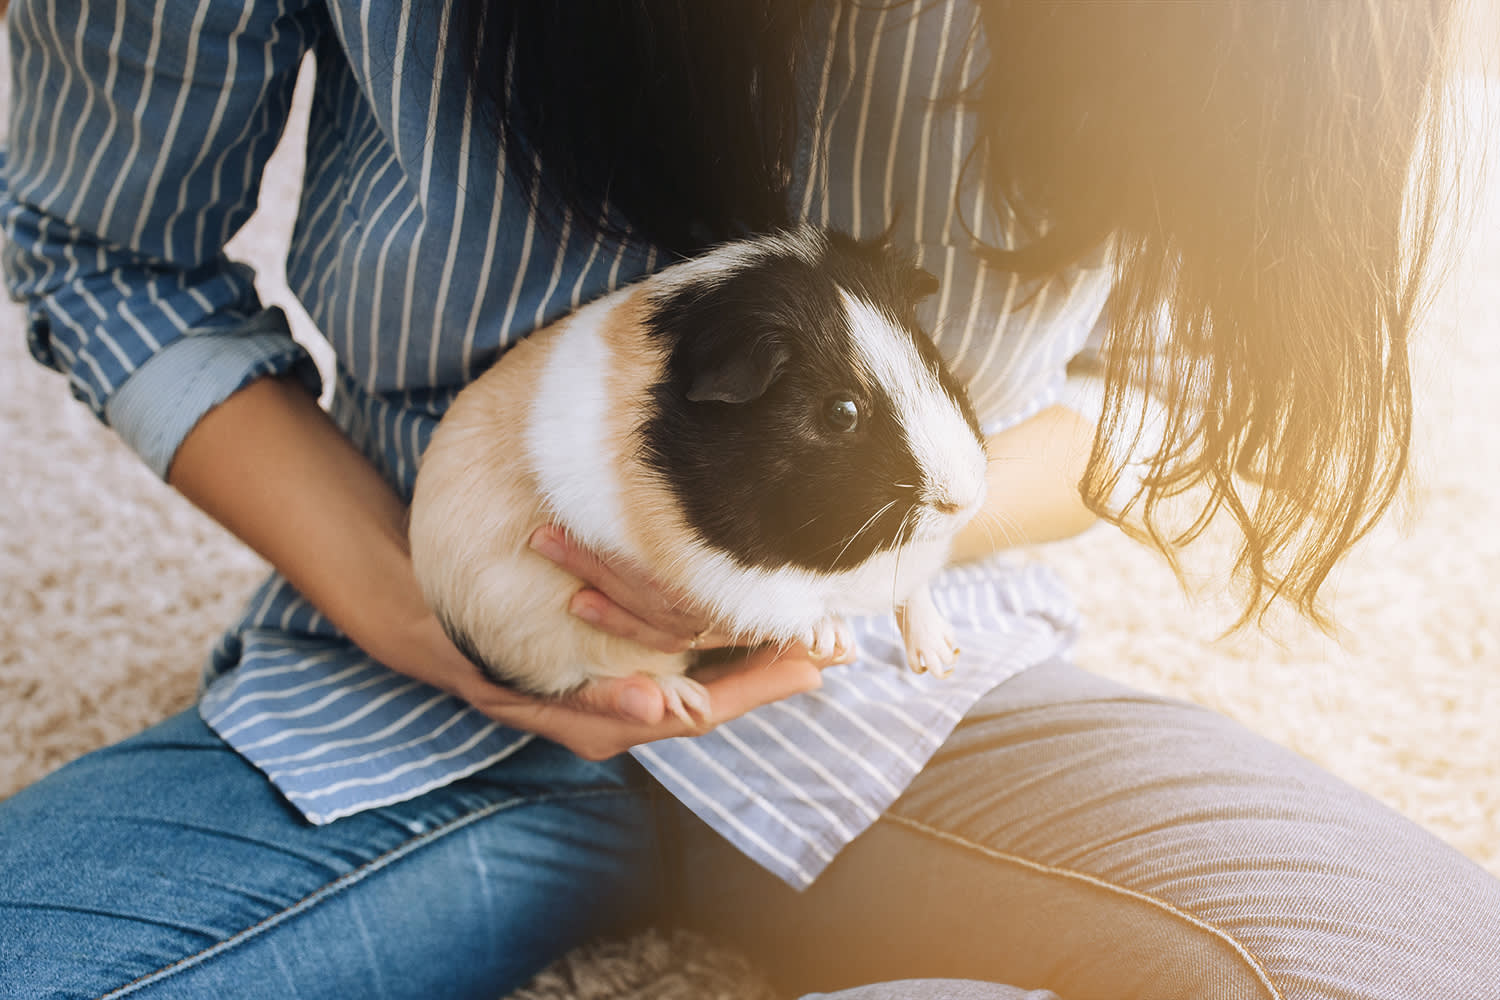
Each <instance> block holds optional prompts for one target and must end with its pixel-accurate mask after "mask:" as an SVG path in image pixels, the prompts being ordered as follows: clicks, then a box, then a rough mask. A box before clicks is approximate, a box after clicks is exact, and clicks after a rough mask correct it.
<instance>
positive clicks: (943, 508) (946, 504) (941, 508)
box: [932, 500, 964, 514]
mask: <svg viewBox="0 0 1500 1000" xmlns="http://www.w3.org/2000/svg"><path fill="white" fill-rule="evenodd" d="M932 507H933V509H934V510H936V511H937V512H938V513H939V514H957V513H958V512H959V511H961V510H963V509H964V506H963V504H961V503H954V502H953V501H952V500H935V501H933V504H932Z"/></svg>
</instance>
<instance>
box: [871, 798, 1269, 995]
mask: <svg viewBox="0 0 1500 1000" xmlns="http://www.w3.org/2000/svg"><path fill="white" fill-rule="evenodd" d="M881 818H882V819H888V820H890V821H892V822H893V823H898V824H900V825H902V826H908V827H911V828H912V829H913V830H918V831H920V832H922V833H925V834H927V835H928V836H932V837H936V838H938V839H939V840H946V841H948V842H950V843H953V844H957V845H958V846H959V847H964V848H967V849H969V850H971V851H975V852H977V853H979V854H983V855H985V856H986V857H990V858H994V859H996V860H999V861H1008V862H1011V863H1012V864H1017V865H1020V866H1022V867H1023V868H1030V869H1032V870H1033V871H1038V872H1041V873H1043V874H1046V875H1057V876H1061V877H1063V878H1068V879H1074V880H1076V881H1079V882H1084V883H1086V884H1088V885H1091V886H1094V887H1095V888H1099V889H1104V890H1106V891H1108V892H1113V893H1117V894H1119V895H1122V896H1128V897H1130V898H1131V899H1134V900H1137V901H1139V902H1143V903H1146V904H1148V905H1150V906H1153V907H1155V908H1157V909H1159V910H1161V911H1162V912H1164V913H1167V914H1169V915H1171V916H1173V917H1176V918H1178V919H1179V920H1182V921H1184V922H1186V923H1189V924H1191V925H1193V926H1194V927H1196V928H1198V929H1199V930H1201V931H1205V932H1207V933H1208V934H1210V935H1212V936H1213V937H1216V938H1218V939H1219V940H1221V941H1223V942H1224V943H1225V944H1227V945H1229V947H1230V948H1232V949H1234V952H1235V954H1237V955H1239V956H1240V958H1241V959H1243V960H1244V962H1245V964H1246V965H1247V966H1248V967H1249V968H1250V969H1251V970H1252V971H1253V972H1254V973H1255V976H1256V978H1257V979H1259V980H1260V984H1261V985H1262V986H1264V987H1265V989H1266V993H1267V994H1268V995H1269V996H1270V997H1271V1000H1284V998H1283V997H1282V995H1281V991H1280V990H1278V989H1277V988H1276V986H1275V984H1273V983H1272V982H1271V976H1270V974H1269V973H1268V972H1267V971H1266V968H1265V966H1263V965H1261V964H1260V962H1259V961H1258V960H1257V959H1256V958H1255V956H1254V955H1252V954H1250V951H1249V949H1247V948H1246V947H1245V946H1244V945H1242V944H1240V942H1239V941H1237V940H1235V938H1234V937H1233V935H1231V934H1229V933H1228V932H1227V931H1223V930H1220V929H1219V928H1217V927H1215V926H1214V925H1212V924H1210V923H1207V922H1205V921H1203V920H1200V919H1198V918H1197V917H1195V916H1193V915H1192V914H1191V913H1188V912H1186V911H1184V910H1181V909H1179V908H1178V907H1176V906H1174V905H1173V904H1171V903H1168V902H1167V901H1166V900H1162V899H1157V898H1156V897H1155V896H1149V895H1147V894H1146V893H1144V892H1141V891H1139V890H1137V889H1128V888H1126V887H1125V886H1122V885H1115V884H1114V883H1112V882H1106V881H1104V880H1103V879H1101V878H1096V877H1095V876H1093V875H1088V874H1085V873H1084V872H1078V871H1073V870H1072V869H1068V868H1056V867H1054V866H1052V865H1044V864H1042V863H1041V862H1039V861H1031V860H1029V859H1027V858H1022V857H1018V856H1016V855H1014V854H1007V853H1006V852H1004V851H997V850H996V849H995V848H993V847H986V846H985V845H984V844H976V843H974V842H973V841H972V840H966V839H965V838H963V837H960V836H958V835H957V834H953V833H949V832H948V831H946V830H939V829H937V828H936V827H931V826H928V825H927V824H926V823H923V822H920V821H919V820H914V819H908V818H907V817H905V816H897V815H895V814H894V813H889V812H888V813H886V814H885V815H884V816H883V817H881Z"/></svg>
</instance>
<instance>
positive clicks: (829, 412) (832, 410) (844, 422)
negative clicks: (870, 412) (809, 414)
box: [823, 396, 859, 434]
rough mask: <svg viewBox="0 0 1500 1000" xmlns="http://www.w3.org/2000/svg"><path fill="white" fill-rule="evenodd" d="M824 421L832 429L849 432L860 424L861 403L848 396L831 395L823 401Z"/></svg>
mask: <svg viewBox="0 0 1500 1000" xmlns="http://www.w3.org/2000/svg"><path fill="white" fill-rule="evenodd" d="M823 423H824V424H826V425H827V426H828V428H829V429H830V430H835V431H838V432H839V433H840V434H848V433H849V432H851V431H853V430H854V429H855V428H856V427H858V426H859V404H858V403H856V402H855V401H854V400H852V399H850V398H849V397H848V396H830V397H828V399H827V400H826V401H824V403H823Z"/></svg>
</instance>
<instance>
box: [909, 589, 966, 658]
mask: <svg viewBox="0 0 1500 1000" xmlns="http://www.w3.org/2000/svg"><path fill="white" fill-rule="evenodd" d="M896 622H897V624H898V625H900V627H901V638H902V639H903V640H904V641H905V643H906V663H907V666H909V667H911V669H912V670H913V671H914V672H916V673H919V674H925V673H927V672H928V671H929V670H930V671H932V672H933V673H934V674H936V675H937V676H939V677H947V676H948V675H949V674H951V673H953V671H952V669H951V668H952V666H953V664H954V663H955V662H956V661H957V660H958V653H959V649H958V643H957V641H956V640H955V639H954V637H953V627H952V626H951V625H949V624H948V621H947V619H945V618H944V617H943V614H942V612H940V611H939V610H938V609H937V605H936V604H934V603H932V595H931V594H930V593H929V592H928V591H927V589H926V588H925V587H924V588H922V589H921V590H919V591H917V593H916V594H914V595H912V598H911V600H909V601H907V602H906V603H905V604H904V605H902V606H901V607H899V608H897V609H896Z"/></svg>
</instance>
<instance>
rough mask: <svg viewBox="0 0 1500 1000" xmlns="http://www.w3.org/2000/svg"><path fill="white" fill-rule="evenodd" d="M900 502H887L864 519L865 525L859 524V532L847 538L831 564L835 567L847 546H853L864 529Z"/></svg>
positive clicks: (847, 548)
mask: <svg viewBox="0 0 1500 1000" xmlns="http://www.w3.org/2000/svg"><path fill="white" fill-rule="evenodd" d="M900 502H901V501H900V500H899V499H897V500H891V501H888V502H887V503H886V504H885V505H883V506H882V507H881V508H880V509H879V510H877V511H876V512H875V513H873V514H871V515H870V516H869V517H868V518H866V519H865V523H864V524H861V525H860V526H859V530H858V531H856V532H855V533H854V534H852V535H850V536H849V540H848V541H846V542H845V543H844V547H843V548H841V549H839V554H838V555H836V556H834V557H833V564H834V565H835V566H837V565H838V562H839V560H840V559H842V558H844V553H845V552H848V551H849V546H851V545H853V544H854V542H855V541H856V540H857V539H858V538H859V536H860V535H862V534H864V533H865V529H866V528H868V527H870V525H872V524H874V523H875V522H876V521H878V520H879V519H880V516H881V515H882V514H884V513H885V512H886V511H888V510H890V509H891V508H892V507H894V506H896V504H898V503H900Z"/></svg>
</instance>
